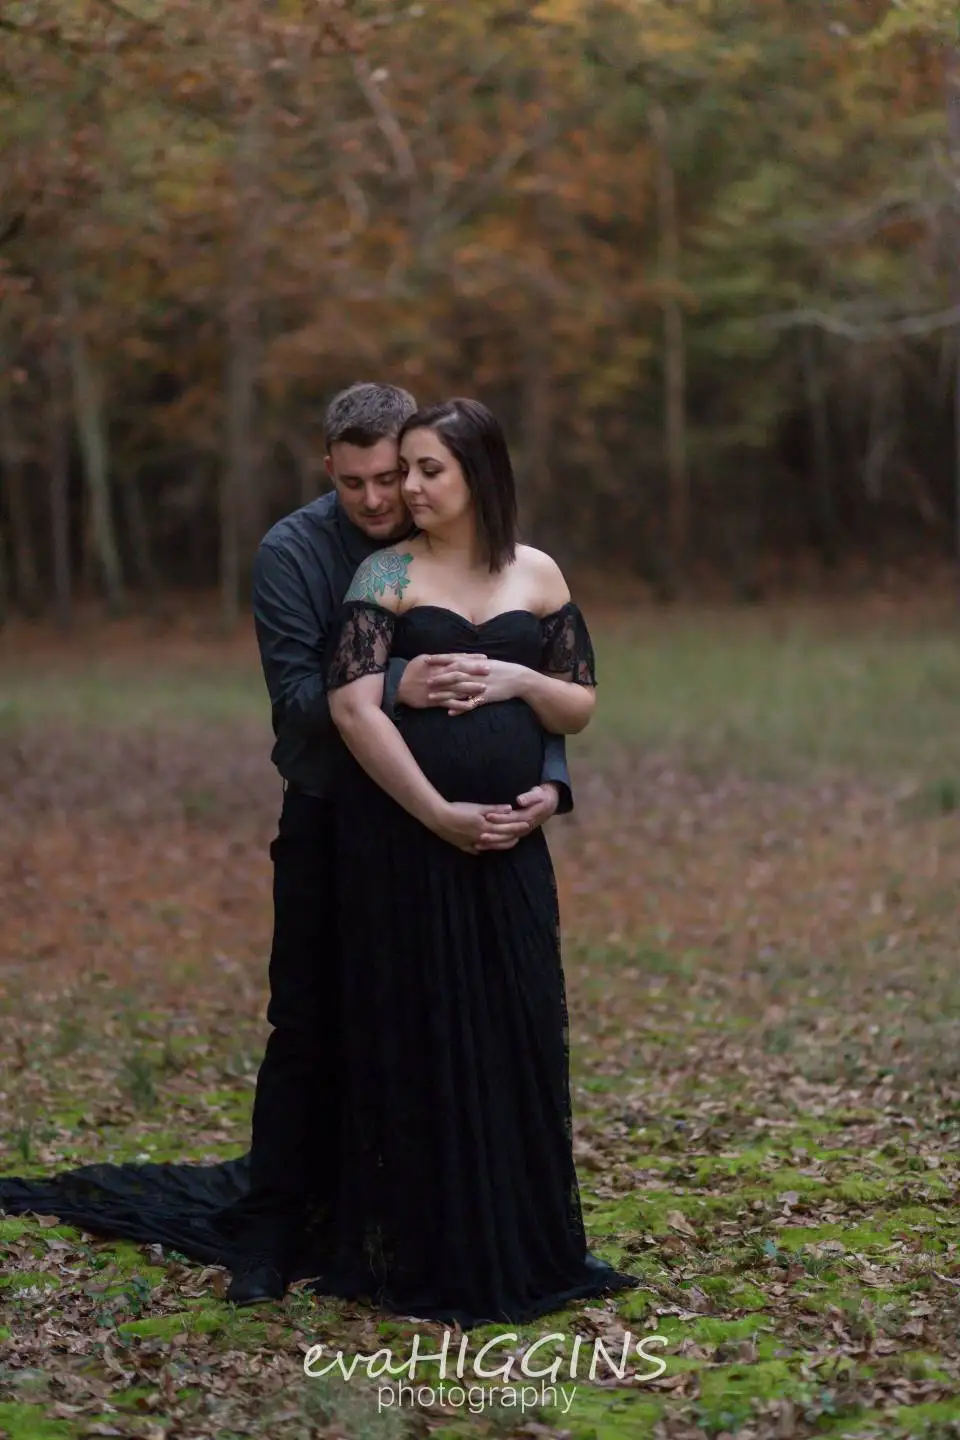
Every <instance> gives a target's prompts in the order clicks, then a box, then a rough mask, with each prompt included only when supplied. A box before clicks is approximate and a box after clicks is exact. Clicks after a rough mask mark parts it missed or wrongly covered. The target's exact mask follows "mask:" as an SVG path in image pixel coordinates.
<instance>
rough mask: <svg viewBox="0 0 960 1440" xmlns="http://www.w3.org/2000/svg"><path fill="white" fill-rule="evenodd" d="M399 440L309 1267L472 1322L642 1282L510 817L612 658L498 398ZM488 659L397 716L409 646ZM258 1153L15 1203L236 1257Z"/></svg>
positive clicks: (527, 860) (530, 851)
mask: <svg viewBox="0 0 960 1440" xmlns="http://www.w3.org/2000/svg"><path fill="white" fill-rule="evenodd" d="M401 435H402V441H401V457H402V469H403V474H404V479H403V492H404V497H405V499H406V502H407V504H408V506H409V508H410V511H411V513H412V515H413V519H414V524H415V526H416V530H415V533H414V535H413V536H412V538H411V539H410V540H409V541H407V542H405V543H403V544H401V545H399V546H395V547H393V548H392V549H390V550H386V551H379V552H377V553H375V554H374V555H372V556H371V557H370V559H369V560H367V561H365V562H364V563H363V565H362V566H361V568H360V570H359V571H358V572H357V574H356V576H355V578H354V581H353V584H352V586H351V588H350V590H349V591H348V593H347V596H346V598H345V600H344V602H343V605H342V607H341V608H340V611H339V613H338V616H337V621H336V624H335V625H334V627H333V631H332V634H331V637H330V646H329V652H328V657H327V661H326V664H327V687H328V690H329V692H330V708H331V713H332V715H333V718H334V720H335V723H336V725H337V727H338V729H339V731H340V734H341V736H342V739H343V741H344V742H345V743H344V746H343V750H342V755H341V757H340V762H341V763H340V765H339V777H338V781H337V789H336V796H335V798H336V804H335V806H334V813H335V814H336V816H337V825H338V831H339V833H338V836H337V844H336V846H335V847H334V851H333V853H335V854H336V857H337V867H336V868H337V873H336V877H335V886H336V891H337V897H338V900H337V907H338V914H337V917H336V918H337V927H338V931H339V937H338V938H339V945H338V954H339V966H340V977H341V987H342V1006H343V1008H342V1014H343V1015H344V1017H345V1021H344V1025H343V1034H342V1037H341V1049H340V1054H339V1056H338V1057H337V1059H338V1063H339V1067H340V1068H339V1074H340V1079H341V1087H342V1092H341V1093H342V1094H343V1096H344V1100H343V1110H342V1114H341V1117H340V1118H341V1124H340V1139H339V1146H338V1149H337V1150H336V1152H335V1153H328V1152H329V1150H330V1148H331V1145H330V1141H329V1139H327V1140H325V1141H324V1142H323V1144H324V1151H323V1153H321V1154H320V1155H319V1156H318V1164H319V1166H321V1167H323V1168H324V1170H325V1172H326V1173H327V1174H328V1175H329V1177H330V1180H331V1186H330V1188H331V1190H335V1191H336V1193H337V1199H336V1201H335V1203H334V1204H333V1205H332V1206H329V1207H324V1210H323V1213H319V1212H318V1213H317V1214H316V1216H315V1219H314V1225H313V1227H312V1231H311V1235H310V1238H309V1244H308V1250H309V1253H305V1254H301V1255H300V1257H299V1259H298V1262H297V1266H296V1269H295V1271H294V1273H293V1274H292V1276H291V1278H299V1279H307V1278H310V1279H312V1280H313V1288H314V1289H316V1290H317V1291H319V1292H320V1293H322V1294H327V1295H338V1296H342V1297H345V1298H348V1299H357V1300H364V1299H366V1300H369V1301H372V1302H373V1303H374V1304H375V1305H377V1306H379V1307H380V1308H381V1309H385V1310H392V1311H395V1312H397V1313H399V1314H401V1315H405V1316H414V1317H416V1318H422V1319H431V1320H437V1321H443V1322H449V1323H454V1322H456V1323H459V1324H460V1325H461V1326H463V1327H464V1328H465V1329H466V1328H469V1327H470V1326H472V1325H476V1324H481V1323H483V1322H488V1321H493V1322H496V1321H506V1322H523V1321H527V1320H532V1319H534V1318H535V1317H537V1316H539V1315H542V1314H544V1313H546V1312H548V1311H551V1310H555V1309H559V1308H561V1307H562V1306H564V1305H566V1304H568V1303H573V1302H575V1301H577V1300H581V1299H584V1298H586V1297H588V1296H594V1295H602V1294H607V1293H611V1292H614V1291H617V1290H622V1289H624V1288H626V1287H627V1286H631V1285H635V1284H637V1283H638V1282H637V1281H636V1280H635V1279H634V1278H633V1277H631V1276H629V1275H624V1274H621V1273H620V1272H619V1271H616V1270H614V1269H613V1268H612V1267H610V1266H609V1265H607V1264H605V1263H604V1262H602V1261H600V1260H598V1259H596V1258H594V1257H593V1256H591V1255H590V1254H589V1253H588V1251H587V1245H586V1237H585V1233H584V1227H583V1219H582V1215H581V1210H580V1194H579V1189H578V1185H577V1176H576V1171H575V1169H574V1163H573V1148H572V1139H571V1116H570V1089H569V1077H568V1049H567V1013H566V1003H565V997H564V984H563V972H562V969H561V964H560V943H559V919H558V913H557V894H556V886H555V883H554V876H553V867H552V865H551V861H550V855H549V852H548V850H547V846H546V841H545V839H544V835H543V831H542V830H540V829H538V830H535V831H533V832H531V833H529V834H527V835H526V836H525V837H524V838H523V839H522V840H520V841H512V840H511V841H508V842H504V841H503V840H502V839H498V836H497V834H496V832H495V827H494V828H491V822H490V820H489V819H488V818H487V817H488V816H489V815H490V813H491V811H492V809H495V808H496V806H497V805H498V804H502V806H503V808H504V809H505V810H507V809H510V808H511V803H512V798H513V797H514V796H517V795H521V794H523V793H524V792H526V791H529V790H530V789H532V788H533V787H534V786H536V785H537V784H538V783H539V781H540V778H541V775H542V771H543V746H544V737H545V735H546V734H547V733H548V732H554V733H557V734H573V733H574V732H576V731H578V730H582V729H583V727H584V726H585V725H586V724H587V722H588V721H589V719H590V716H591V715H592V713H593V708H594V685H595V678H594V663H593V652H592V648H591V644H590V638H589V636H588V634H587V630H586V626H585V625H584V622H583V618H582V616H581V614H580V612H579V610H578V609H577V608H576V606H575V605H573V604H572V603H571V601H570V596H569V592H568V590H567V587H566V584H565V583H564V580H563V577H562V575H561V574H560V571H559V570H558V569H557V566H556V565H555V564H554V562H553V561H552V560H551V559H550V558H549V557H548V556H546V555H542V554H540V553H539V552H538V551H536V550H531V549H529V548H527V547H525V546H521V545H518V544H517V543H516V537H515V530H516V497H515V492H514V479H513V471H512V469H511V466H510V458H509V455H508V453H507V447H506V444H505V442H504V439H503V435H502V433H501V431H500V427H499V425H498V424H497V422H496V421H495V419H494V418H493V416H492V415H490V413H489V412H488V411H487V410H485V409H484V408H483V406H481V405H478V404H477V403H476V402H474V401H470V400H453V401H450V402H449V403H447V404H445V405H441V406H438V407H435V408H434V409H432V410H426V411H420V412H418V413H417V414H415V415H414V416H413V417H412V419H411V420H409V421H408V422H407V424H406V426H405V427H404V430H403V431H402V432H401ZM470 652H475V653H477V654H483V655H485V656H486V657H487V660H486V661H485V662H484V663H485V665H486V667H487V674H486V676H485V681H484V684H485V689H484V692H483V693H482V694H481V695H477V696H474V697H473V699H472V700H471V701H457V702H455V703H453V704H452V705H451V706H450V708H449V709H444V708H443V706H442V705H440V706H436V707H434V708H432V709H407V708H405V707H402V706H401V707H400V709H399V712H398V720H397V723H396V724H394V722H393V721H392V720H390V719H388V717H387V716H386V714H385V713H384V712H383V711H382V710H381V708H380V703H381V698H382V690H383V684H384V679H383V677H384V672H385V670H386V668H387V663H388V661H389V659H390V657H391V655H396V656H400V657H402V658H405V659H412V658H413V657H415V656H417V655H420V654H424V653H429V654H443V655H445V656H449V657H452V658H454V659H455V658H456V657H459V656H463V655H468V654H470ZM478 796H480V797H482V798H483V800H484V804H483V805H482V806H481V805H479V804H476V803H474V802H475V799H476V797H478ZM491 802H492V804H491ZM502 833H503V832H501V835H502ZM491 842H492V844H493V845H494V846H495V847H497V846H499V848H493V849H491V848H486V847H487V846H488V845H489V843H491ZM481 845H482V846H483V847H484V848H478V847H481ZM318 1143H320V1142H319V1141H318ZM246 1163H247V1162H246V1157H243V1158H241V1159H239V1160H234V1161H225V1162H222V1163H221V1164H219V1165H189V1164H180V1165H172V1164H163V1165H160V1164H149V1163H145V1164H140V1163H137V1164H120V1165H109V1164H103V1165H90V1166H83V1167H80V1168H79V1169H76V1170H71V1171H65V1172H61V1173H60V1174H57V1175H53V1176H51V1177H49V1178H47V1179H43V1178H39V1177H38V1178H29V1179H28V1178H23V1177H15V1176H14V1177H6V1178H4V1179H2V1180H0V1206H2V1207H3V1208H5V1209H6V1210H8V1211H10V1212H12V1213H23V1212H24V1211H27V1210H33V1211H39V1212H40V1213H44V1212H46V1213H51V1214H56V1215H59V1216H60V1218H61V1219H62V1220H63V1221H65V1222H66V1223H69V1224H74V1225H81V1226H84V1227H88V1228H89V1229H91V1230H93V1231H95V1232H96V1233H98V1234H101V1235H118V1236H127V1237H129V1238H130V1239H133V1240H138V1241H141V1242H150V1241H157V1242H159V1243H161V1244H163V1245H164V1246H167V1247H174V1248H176V1249H178V1250H180V1251H181V1252H182V1253H183V1254H185V1255H187V1256H190V1257H193V1258H196V1259H200V1260H206V1261H210V1262H213V1263H215V1264H221V1265H227V1266H229V1267H231V1268H233V1267H234V1265H235V1264H236V1262H237V1260H238V1259H239V1258H242V1257H241V1256H240V1255H239V1254H238V1250H237V1243H236V1240H235V1239H234V1238H233V1236H232V1232H231V1229H230V1223H229V1218H228V1217H229V1215H230V1213H231V1206H232V1204H233V1203H234V1202H235V1201H236V1199H237V1197H238V1195H242V1194H244V1193H245V1191H246V1189H247V1186H248V1183H249V1178H248V1174H247V1168H246Z"/></svg>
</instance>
